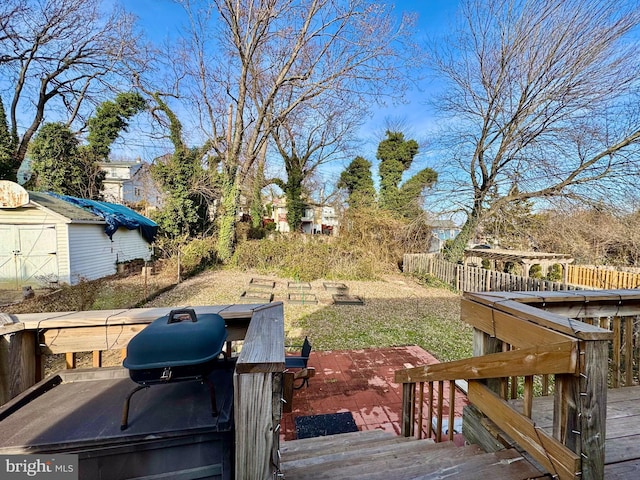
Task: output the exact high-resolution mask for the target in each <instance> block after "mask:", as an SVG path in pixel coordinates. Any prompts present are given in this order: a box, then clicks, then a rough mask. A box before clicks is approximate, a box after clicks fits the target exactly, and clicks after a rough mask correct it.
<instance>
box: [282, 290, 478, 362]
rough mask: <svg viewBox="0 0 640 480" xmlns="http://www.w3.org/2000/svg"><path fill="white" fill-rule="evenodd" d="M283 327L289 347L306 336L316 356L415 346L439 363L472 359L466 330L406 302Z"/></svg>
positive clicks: (337, 311)
mask: <svg viewBox="0 0 640 480" xmlns="http://www.w3.org/2000/svg"><path fill="white" fill-rule="evenodd" d="M422 300H424V299H422ZM435 301H436V302H438V300H437V299H436V300H435ZM453 302H459V299H457V298H455V299H451V298H447V299H446V300H444V299H443V301H442V302H441V303H442V304H445V303H446V304H447V305H452V306H453ZM414 309H415V310H414ZM455 310H456V308H455V307H454V308H453V311H454V312H455ZM286 324H287V327H288V332H289V335H290V337H291V338H290V340H291V341H288V343H296V342H299V341H300V339H301V338H304V336H305V335H308V336H309V338H310V339H311V340H312V344H313V346H314V348H315V349H318V350H352V349H359V348H372V347H380V348H382V347H396V346H405V345H418V346H420V347H422V348H423V349H425V350H426V351H428V352H430V353H431V354H433V355H434V356H435V357H436V358H438V359H439V360H440V361H450V360H457V359H460V358H467V357H470V356H471V355H472V329H471V327H470V326H468V325H467V324H465V323H463V322H461V321H460V320H459V319H457V318H456V317H455V316H454V315H451V314H447V313H446V312H445V314H444V315H437V314H434V312H433V311H431V309H430V308H429V309H426V308H420V306H418V308H417V309H416V307H415V305H413V304H412V302H411V301H410V300H407V299H380V300H376V299H373V300H368V301H367V302H366V305H365V306H364V307H363V306H336V305H332V306H328V307H326V308H324V309H322V310H318V311H316V312H313V313H311V314H308V315H305V316H302V317H300V318H298V319H296V318H289V319H287V321H286ZM302 332H304V333H302Z"/></svg>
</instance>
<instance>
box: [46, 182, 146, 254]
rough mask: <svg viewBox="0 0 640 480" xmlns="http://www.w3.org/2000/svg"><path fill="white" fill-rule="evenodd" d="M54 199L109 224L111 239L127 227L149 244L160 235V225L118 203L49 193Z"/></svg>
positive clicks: (106, 228)
mask: <svg viewBox="0 0 640 480" xmlns="http://www.w3.org/2000/svg"><path fill="white" fill-rule="evenodd" d="M47 193H48V194H49V195H51V196H52V197H56V198H59V199H61V200H64V201H65V202H69V203H71V204H73V205H76V206H78V207H81V208H84V209H85V210H89V211H90V212H91V213H93V214H94V215H97V216H99V217H101V218H103V219H104V221H105V222H107V226H106V227H105V229H104V233H106V234H107V235H108V236H109V238H111V237H113V234H114V233H116V231H117V230H118V228H120V227H125V228H128V229H129V230H135V229H138V228H139V229H140V233H141V234H142V237H143V238H144V239H145V240H146V241H147V242H149V243H153V240H154V238H155V237H156V234H157V233H158V224H157V223H156V222H154V221H153V220H149V219H148V218H147V217H145V216H143V215H140V214H139V213H136V212H134V211H133V210H131V209H130V208H129V207H125V206H124V205H118V204H116V203H109V202H101V201H98V200H88V199H86V198H77V197H71V196H69V195H59V194H57V193H52V192H47Z"/></svg>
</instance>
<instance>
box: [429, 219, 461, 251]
mask: <svg viewBox="0 0 640 480" xmlns="http://www.w3.org/2000/svg"><path fill="white" fill-rule="evenodd" d="M429 226H430V227H431V243H430V244H429V250H428V253H439V252H441V251H442V247H444V244H445V242H446V241H447V240H453V239H454V238H456V236H457V235H458V234H459V233H460V227H458V226H456V224H455V223H453V221H451V220H432V221H431V222H429Z"/></svg>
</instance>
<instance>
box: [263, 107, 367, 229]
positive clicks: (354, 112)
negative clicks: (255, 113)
mask: <svg viewBox="0 0 640 480" xmlns="http://www.w3.org/2000/svg"><path fill="white" fill-rule="evenodd" d="M365 111H366V110H364V109H362V108H359V106H358V105H353V104H352V102H351V101H350V99H349V98H346V99H341V101H335V99H334V98H324V96H320V97H319V99H318V100H316V101H314V102H308V103H306V104H304V105H301V106H300V107H299V108H298V109H296V110H295V111H293V112H291V114H290V115H288V117H287V118H285V119H283V121H282V122H281V123H279V124H278V125H275V127H274V129H273V132H272V136H273V140H274V143H275V145H276V148H277V150H278V153H279V154H280V156H281V157H282V160H283V162H284V167H285V172H286V175H287V176H286V179H282V178H277V179H271V180H267V182H272V183H276V184H277V185H278V186H279V187H280V188H281V189H282V190H283V192H284V193H285V196H286V198H287V221H288V223H289V225H290V227H291V228H292V230H294V231H296V230H297V229H298V227H299V226H300V222H301V219H302V217H303V213H304V202H305V198H304V197H306V198H307V201H308V199H309V197H310V196H309V195H308V194H305V192H304V189H305V187H308V186H309V185H308V181H309V180H310V179H311V178H312V177H313V175H314V173H315V172H316V170H317V169H318V168H319V167H320V166H321V165H325V164H327V163H329V162H332V161H338V160H344V159H345V158H348V157H349V155H350V152H351V150H352V148H353V144H354V142H355V138H354V137H355V134H356V131H357V126H358V124H359V122H360V121H361V120H362V118H363V115H364V112H365Z"/></svg>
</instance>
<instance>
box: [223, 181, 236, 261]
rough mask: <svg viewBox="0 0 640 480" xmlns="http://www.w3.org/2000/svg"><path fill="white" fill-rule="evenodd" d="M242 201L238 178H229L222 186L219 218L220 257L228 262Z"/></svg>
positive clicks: (233, 245) (233, 244) (231, 252)
mask: <svg viewBox="0 0 640 480" xmlns="http://www.w3.org/2000/svg"><path fill="white" fill-rule="evenodd" d="M239 201H240V188H239V187H238V184H237V179H235V178H227V181H226V182H224V185H223V187H222V198H221V210H222V211H221V212H220V217H219V220H218V227H219V228H218V246H217V250H218V258H219V259H220V260H222V261H223V262H224V263H227V262H228V261H229V260H230V259H231V256H232V255H233V250H234V247H235V237H236V235H235V233H236V219H237V216H238V207H239V205H238V204H239Z"/></svg>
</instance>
